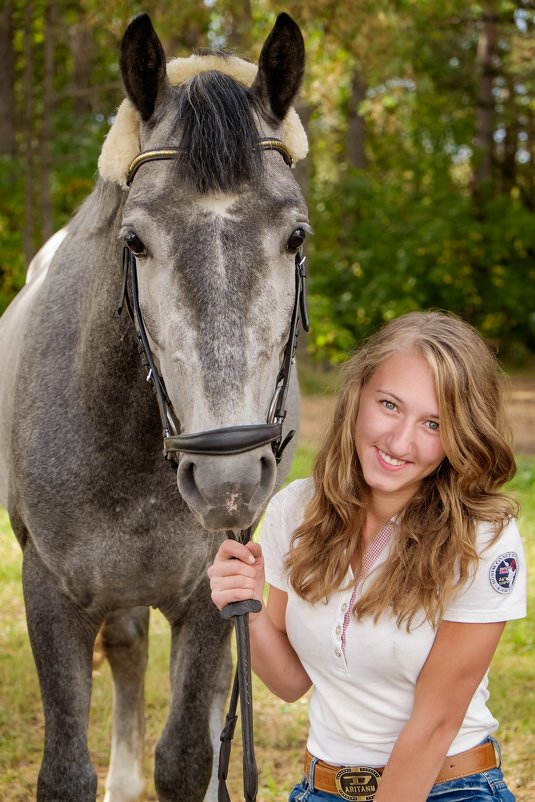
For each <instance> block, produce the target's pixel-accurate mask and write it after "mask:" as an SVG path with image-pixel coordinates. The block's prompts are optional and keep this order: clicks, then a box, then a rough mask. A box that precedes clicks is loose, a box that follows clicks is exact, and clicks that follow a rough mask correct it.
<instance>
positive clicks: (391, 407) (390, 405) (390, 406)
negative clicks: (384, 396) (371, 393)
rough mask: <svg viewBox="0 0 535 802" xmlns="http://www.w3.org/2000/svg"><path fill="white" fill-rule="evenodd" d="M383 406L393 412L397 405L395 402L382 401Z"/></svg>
mask: <svg viewBox="0 0 535 802" xmlns="http://www.w3.org/2000/svg"><path fill="white" fill-rule="evenodd" d="M381 404H382V405H383V406H384V408H385V409H389V410H391V411H393V410H394V409H395V408H396V405H395V404H394V402H393V401H381Z"/></svg>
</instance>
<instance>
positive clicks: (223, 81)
mask: <svg viewBox="0 0 535 802" xmlns="http://www.w3.org/2000/svg"><path fill="white" fill-rule="evenodd" d="M176 91H177V109H176V128H177V129H178V130H180V131H181V136H180V142H179V148H180V150H182V151H183V154H182V155H181V156H180V157H179V158H178V159H176V162H175V164H176V172H177V177H178V179H179V180H180V181H181V182H184V183H186V184H188V185H189V186H192V187H194V188H195V189H196V190H197V191H199V192H214V191H215V192H217V191H220V192H226V191H232V190H235V189H238V188H239V187H240V186H242V185H243V184H244V183H247V182H254V181H256V180H258V179H259V178H260V174H261V170H262V152H261V151H260V150H259V149H258V148H255V145H256V143H257V142H258V138H259V134H258V129H257V126H256V122H255V119H254V115H253V111H254V101H253V98H252V96H251V93H250V91H249V89H247V88H246V87H245V86H242V85H241V84H240V83H238V82H237V81H235V80H234V79H233V78H231V77H229V76H228V75H225V74H224V73H222V72H219V71H216V70H211V71H209V72H203V73H200V74H198V75H195V76H193V77H192V78H190V79H189V80H188V81H187V82H186V83H185V84H183V85H182V86H180V87H178V88H177V90H176Z"/></svg>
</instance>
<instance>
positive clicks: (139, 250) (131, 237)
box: [124, 231, 147, 256]
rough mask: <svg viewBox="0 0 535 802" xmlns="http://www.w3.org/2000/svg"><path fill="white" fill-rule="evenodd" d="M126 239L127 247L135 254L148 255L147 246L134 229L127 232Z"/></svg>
mask: <svg viewBox="0 0 535 802" xmlns="http://www.w3.org/2000/svg"><path fill="white" fill-rule="evenodd" d="M124 241H125V245H126V247H127V248H128V249H129V250H130V251H132V253H133V254H134V256H146V255H147V249H146V248H145V246H144V245H143V243H142V242H141V240H140V239H139V237H138V235H137V234H134V232H133V231H129V232H128V234H126V236H125V238H124Z"/></svg>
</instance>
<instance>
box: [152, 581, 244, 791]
mask: <svg viewBox="0 0 535 802" xmlns="http://www.w3.org/2000/svg"><path fill="white" fill-rule="evenodd" d="M163 612H164V614H166V615H167V616H168V617H169V618H170V619H171V620H172V616H171V615H169V612H168V611H166V610H163ZM229 634H230V625H229V624H228V623H227V622H224V621H223V619H222V618H221V616H220V614H219V612H218V610H217V609H216V608H215V606H214V605H213V604H212V602H211V599H210V592H209V586H208V582H207V581H205V580H202V582H201V584H200V586H199V590H198V592H197V594H196V597H195V600H194V601H192V603H191V604H190V606H189V608H188V613H187V615H186V616H185V618H184V620H183V621H181V623H180V624H176V623H175V624H174V625H172V636H171V705H170V711H169V717H168V719H167V722H166V725H165V728H164V731H163V734H162V736H161V738H160V740H159V742H158V745H157V747H156V765H155V785H156V791H157V794H158V799H159V800H160V802H183V800H186V799H187V800H188V802H202V801H203V800H206V801H207V802H216V800H217V786H216V784H215V783H214V781H213V780H212V782H210V778H211V777H212V768H213V767H214V770H216V769H217V752H216V753H215V755H214V751H215V745H214V741H216V740H217V744H218V743H219V734H220V732H221V727H222V724H223V705H224V701H225V697H226V694H227V691H228V686H229V682H230V660H229V658H228V649H229ZM217 720H218V721H217ZM208 788H210V790H209V791H208V795H206V794H207V789H208Z"/></svg>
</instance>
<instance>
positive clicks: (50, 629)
mask: <svg viewBox="0 0 535 802" xmlns="http://www.w3.org/2000/svg"><path fill="white" fill-rule="evenodd" d="M23 589H24V601H25V605H26V618H27V622H28V632H29V635H30V642H31V645H32V651H33V655H34V660H35V665H36V668H37V673H38V675H39V684H40V688H41V698H42V702H43V709H44V715H45V744H44V754H43V761H42V764H41V769H40V771H39V778H38V781H37V802H95V798H96V793H97V776H96V772H95V770H94V768H93V765H92V763H91V760H90V757H89V751H88V747H87V728H88V721H89V705H90V701H91V668H92V654H93V643H94V641H95V636H96V633H97V630H98V623H95V622H94V621H92V620H91V619H90V617H89V616H88V615H87V614H86V613H85V611H84V610H83V608H81V607H80V606H79V605H77V604H76V603H75V602H74V601H73V600H72V599H71V598H70V597H69V596H67V595H66V593H64V592H63V591H62V589H61V588H60V586H59V582H58V579H57V577H55V576H54V575H53V574H52V573H51V572H50V571H49V570H48V568H47V567H46V566H45V565H44V563H43V562H42V561H41V558H40V557H39V555H38V553H37V551H36V550H35V548H34V547H33V544H32V543H31V541H28V542H27V543H26V545H25V548H24V557H23Z"/></svg>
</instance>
